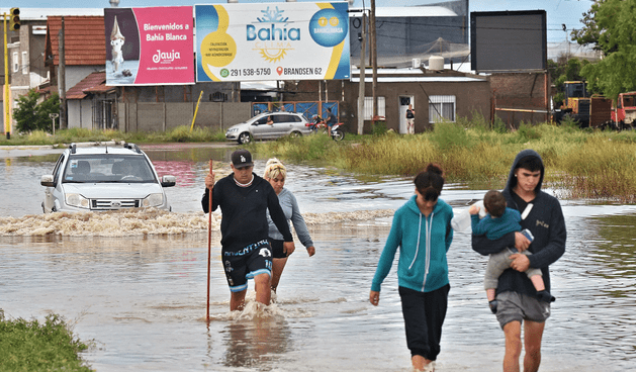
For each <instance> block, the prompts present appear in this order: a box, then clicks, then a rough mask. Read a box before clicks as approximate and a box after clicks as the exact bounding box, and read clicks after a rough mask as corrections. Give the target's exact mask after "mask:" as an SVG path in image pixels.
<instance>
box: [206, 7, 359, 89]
mask: <svg viewBox="0 0 636 372" xmlns="http://www.w3.org/2000/svg"><path fill="white" fill-rule="evenodd" d="M347 10H348V5H347V3H346V2H337V3H336V2H334V3H329V2H324V3H296V2H294V3H278V4H272V3H263V4H223V5H196V6H195V20H196V26H197V36H196V47H197V61H196V65H197V82H206V81H260V80H331V79H348V78H349V77H350V74H351V71H350V62H349V55H350V52H349V16H348V13H347Z"/></svg>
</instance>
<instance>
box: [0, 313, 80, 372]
mask: <svg viewBox="0 0 636 372" xmlns="http://www.w3.org/2000/svg"><path fill="white" fill-rule="evenodd" d="M87 349H88V346H87V345H86V344H85V343H83V342H81V341H80V340H78V339H77V338H76V337H75V336H74V335H73V333H72V332H71V331H70V330H69V328H68V326H67V325H66V324H65V323H64V322H63V321H62V320H61V318H60V317H59V316H57V315H49V316H47V317H46V320H45V321H44V323H40V322H38V321H37V320H33V321H26V320H24V319H16V320H7V319H5V318H4V313H3V312H2V310H0V371H21V372H31V371H33V372H36V371H37V372H40V371H87V372H88V371H92V370H91V369H90V368H89V367H88V366H87V365H86V363H85V362H84V361H82V359H81V357H80V356H79V353H81V352H82V351H85V350H87Z"/></svg>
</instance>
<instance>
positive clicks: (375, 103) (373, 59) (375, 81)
mask: <svg viewBox="0 0 636 372" xmlns="http://www.w3.org/2000/svg"><path fill="white" fill-rule="evenodd" d="M369 27H370V31H371V45H370V48H371V67H372V69H373V84H372V85H371V87H372V88H371V91H372V92H373V117H372V118H371V125H372V126H375V119H376V118H377V117H378V96H377V95H376V91H375V87H376V85H377V84H378V49H377V39H376V34H375V0H371V19H370V26H369Z"/></svg>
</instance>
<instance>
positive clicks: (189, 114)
mask: <svg viewBox="0 0 636 372" xmlns="http://www.w3.org/2000/svg"><path fill="white" fill-rule="evenodd" d="M195 109H196V103H194V102H168V103H149V102H139V103H122V102H120V103H118V104H117V113H118V120H119V130H121V131H123V132H156V131H169V130H172V129H174V128H176V127H178V126H188V127H189V126H190V125H191V124H192V118H193V117H194V111H195ZM250 109H251V104H250V103H249V102H201V104H200V106H199V110H198V112H197V116H196V121H195V123H194V126H195V127H197V128H212V129H226V128H228V127H230V126H232V125H234V124H237V123H240V122H243V121H245V120H247V119H249V118H250V117H251V115H250Z"/></svg>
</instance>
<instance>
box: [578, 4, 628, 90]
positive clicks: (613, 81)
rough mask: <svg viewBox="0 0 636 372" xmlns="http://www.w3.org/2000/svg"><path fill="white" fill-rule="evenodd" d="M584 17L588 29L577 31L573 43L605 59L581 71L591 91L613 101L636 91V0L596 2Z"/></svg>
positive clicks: (583, 20) (584, 67)
mask: <svg viewBox="0 0 636 372" xmlns="http://www.w3.org/2000/svg"><path fill="white" fill-rule="evenodd" d="M583 16H584V18H583V19H582V20H581V22H583V24H584V25H585V27H584V28H583V29H581V30H574V31H573V32H572V37H573V39H574V40H576V41H577V42H578V43H579V44H594V48H595V49H597V50H600V51H602V52H603V54H604V55H605V58H603V59H602V60H601V61H599V62H597V63H594V64H592V63H591V64H588V65H586V66H583V68H582V69H581V75H583V77H585V79H586V80H587V82H588V86H587V88H588V90H589V91H590V92H599V93H603V94H604V95H605V96H607V97H610V98H616V97H617V96H618V94H619V93H622V92H628V91H632V90H636V69H634V68H633V67H634V66H636V22H634V19H636V0H596V1H595V2H594V4H593V5H592V7H591V9H590V11H589V12H587V13H584V14H583Z"/></svg>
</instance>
